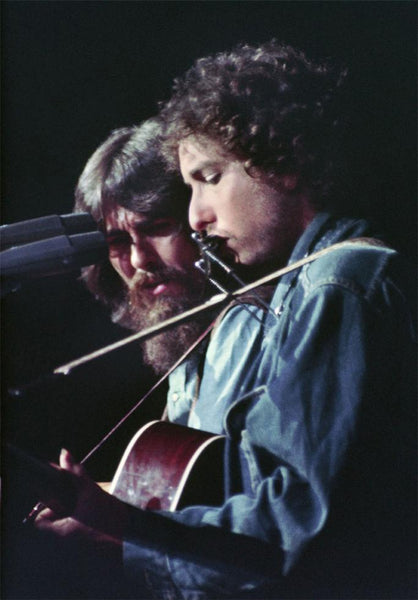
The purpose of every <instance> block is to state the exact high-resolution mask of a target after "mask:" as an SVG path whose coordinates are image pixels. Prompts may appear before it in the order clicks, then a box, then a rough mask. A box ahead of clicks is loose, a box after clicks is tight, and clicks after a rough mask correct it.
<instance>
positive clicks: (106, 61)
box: [1, 0, 416, 511]
mask: <svg viewBox="0 0 418 600" xmlns="http://www.w3.org/2000/svg"><path fill="white" fill-rule="evenodd" d="M1 11H2V42H1V43H2V124H3V136H2V175H3V176H2V223H11V222H15V221H19V220H24V219H29V218H33V217H37V216H43V215H47V214H64V213H68V212H71V209H72V204H73V189H74V186H75V184H76V181H77V178H78V176H79V174H80V172H81V170H82V168H83V166H84V164H85V161H86V160H87V158H88V157H89V156H90V154H91V153H92V152H93V150H94V149H95V148H96V147H97V146H98V144H99V143H101V142H102V141H103V140H104V139H105V138H106V137H107V135H108V134H109V132H110V130H111V129H114V128H116V127H121V126H126V125H130V124H134V123H138V122H139V121H141V120H142V119H145V118H147V117H149V116H150V115H151V114H153V113H154V112H155V111H156V106H157V102H158V101H159V100H163V99H165V98H166V97H167V96H168V95H169V90H170V86H171V82H172V80H173V78H174V77H175V76H176V75H178V74H181V73H182V72H183V71H184V70H185V69H186V68H188V67H189V66H190V65H191V63H192V62H193V61H194V59H195V58H196V57H198V56H202V55H205V54H208V53H212V52H215V51H219V50H224V49H226V48H228V47H231V46H232V45H234V44H235V43H237V42H240V41H247V42H251V43H255V42H262V41H266V40H268V39H271V38H272V37H276V38H277V39H279V40H281V41H284V42H288V43H290V44H294V45H297V46H300V47H302V48H304V49H305V50H306V51H307V53H308V54H311V55H316V56H323V57H327V56H333V57H335V58H336V59H337V60H339V61H341V62H342V63H343V64H346V65H347V66H348V67H349V69H350V70H351V72H352V83H353V93H352V107H353V112H354V113H356V114H357V116H360V119H359V131H361V133H362V134H363V138H362V142H361V143H360V144H359V146H358V148H357V149H356V154H357V160H358V165H359V171H358V172H353V173H352V176H353V179H354V180H356V179H358V181H359V189H360V187H361V185H362V184H361V181H362V179H361V176H360V172H362V173H363V175H364V174H368V176H369V177H368V188H367V192H368V193H369V194H370V196H371V197H372V199H373V205H374V208H375V210H376V212H377V213H378V214H379V216H380V217H381V218H382V220H383V223H384V225H385V226H386V228H387V230H388V233H389V237H390V239H391V240H392V241H393V243H394V244H395V245H397V246H398V247H399V248H401V249H402V250H403V251H404V252H406V253H407V254H408V255H409V256H410V257H411V258H412V259H413V258H414V255H415V232H416V190H415V181H416V152H415V144H416V142H415V140H416V121H415V107H416V93H415V90H416V75H415V74H416V16H415V12H416V5H415V2H274V1H273V2H262V1H257V2H240V1H236V2H233V1H232V2H194V1H191V2H176V1H167V2H156V1H152V2H151V1H150V2H136V1H133V2H123V1H118V2H108V1H98V2H88V1H83V2H76V1H74V2H66V1H47V2H37V1H30V2H26V1H7V0H6V1H3V2H2V3H1ZM2 317H3V318H2V339H3V341H2V382H3V399H2V407H3V439H7V440H9V441H13V442H15V443H17V444H18V445H20V446H22V447H24V448H26V449H28V450H30V451H31V452H33V453H36V454H38V455H40V456H46V457H49V458H56V457H57V453H58V451H59V448H60V447H61V446H63V445H64V446H67V447H69V448H70V449H72V450H73V452H74V453H75V455H76V456H77V457H78V458H81V457H82V456H83V455H84V453H85V452H87V450H88V449H89V448H90V447H91V446H92V445H93V444H94V443H95V442H96V441H97V439H98V438H99V437H100V436H101V435H102V434H103V433H104V432H105V431H106V430H107V428H108V427H110V426H111V425H112V424H113V423H114V422H115V420H116V419H117V418H119V416H121V414H122V413H123V410H126V409H127V408H128V407H129V406H131V405H132V403H133V402H134V400H135V399H136V398H138V397H139V395H140V394H141V393H143V392H144V391H145V390H146V389H147V388H148V386H149V385H150V384H151V383H152V381H153V378H152V376H151V374H150V373H149V372H148V371H147V370H146V369H144V368H143V367H142V365H141V357H140V352H139V349H138V347H135V345H132V347H128V348H126V349H124V350H121V351H118V352H115V353H114V354H112V355H111V356H108V357H106V358H104V359H100V360H98V361H96V362H95V363H94V364H91V365H89V366H88V367H83V368H81V369H80V370H79V371H77V372H76V373H75V374H74V375H72V376H69V377H67V378H63V379H62V380H61V379H59V380H58V381H50V380H45V379H44V376H45V375H47V374H48V373H50V372H51V370H52V369H53V368H54V367H56V366H58V365H60V364H62V363H64V362H66V361H68V360H71V359H73V358H75V357H78V356H80V355H83V354H85V353H87V352H89V351H91V350H94V349H96V348H98V347H101V346H102V345H104V344H106V343H108V342H110V341H112V340H114V339H119V338H120V337H122V336H123V335H125V334H124V332H123V331H122V330H120V329H119V328H117V327H115V326H112V325H111V324H110V323H109V320H108V318H107V315H106V314H105V312H104V310H103V309H102V308H101V307H99V306H98V305H97V304H96V303H94V301H93V300H92V299H91V298H90V296H89V295H88V294H87V292H86V291H85V290H84V289H83V288H82V287H81V285H80V284H79V283H78V282H77V277H76V275H74V276H73V275H65V276H60V277H54V278H48V279H44V280H38V281H36V282H34V283H32V284H30V285H27V286H26V287H25V288H23V289H21V290H20V291H17V292H15V293H13V294H9V295H8V296H7V297H6V298H5V299H4V300H3V309H2ZM39 378H41V382H40V383H38V384H36V385H31V386H30V387H29V389H26V390H25V391H24V393H21V394H20V395H19V396H16V395H15V394H10V393H9V390H10V389H12V388H19V389H21V388H22V386H23V385H26V384H28V383H30V382H34V381H35V380H37V379H39ZM161 395H163V394H161ZM154 403H155V405H156V406H157V409H156V410H155V411H154V410H153V408H152V406H153V405H154ZM161 406H162V400H161V398H159V399H157V398H155V400H153V401H152V402H151V403H148V406H147V407H146V409H145V410H144V412H143V413H142V415H141V416H139V415H138V417H137V418H136V419H134V420H132V421H131V422H130V423H129V424H128V425H127V426H126V427H124V428H123V430H122V431H121V432H120V433H119V434H118V435H117V436H115V439H114V440H113V442H110V443H109V444H108V445H107V446H106V447H105V449H104V450H103V452H102V453H100V454H99V455H98V457H97V458H96V459H94V460H92V461H91V463H90V469H91V471H92V474H93V476H95V477H97V478H101V479H103V478H109V477H110V476H111V473H112V472H113V471H114V468H115V466H116V462H117V457H118V456H119V454H120V452H121V451H122V448H123V447H124V445H125V444H126V442H127V441H128V439H129V437H130V435H131V434H132V433H133V432H134V431H135V429H136V428H137V426H138V424H139V423H141V422H142V421H143V420H145V419H148V418H149V417H150V416H151V417H153V416H154V414H155V415H156V416H158V414H159V411H160V410H161ZM21 510H22V511H23V510H25V507H23V508H21Z"/></svg>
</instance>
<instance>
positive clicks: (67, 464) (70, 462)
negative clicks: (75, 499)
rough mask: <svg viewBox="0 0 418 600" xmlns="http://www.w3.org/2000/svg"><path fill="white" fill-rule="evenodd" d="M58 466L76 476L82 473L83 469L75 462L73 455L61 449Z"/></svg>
mask: <svg viewBox="0 0 418 600" xmlns="http://www.w3.org/2000/svg"><path fill="white" fill-rule="evenodd" d="M59 464H60V467H61V468H62V469H66V470H67V471H71V473H75V474H76V475H82V474H83V473H84V469H83V467H82V466H81V465H80V464H78V463H77V462H76V461H75V459H74V457H73V455H72V454H71V453H70V452H69V451H68V450H67V449H66V448H62V449H61V452H60V458H59Z"/></svg>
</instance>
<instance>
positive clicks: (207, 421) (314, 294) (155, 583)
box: [124, 214, 416, 600]
mask: <svg viewBox="0 0 418 600" xmlns="http://www.w3.org/2000/svg"><path fill="white" fill-rule="evenodd" d="M367 234H369V231H368V226H367V224H366V223H365V222H363V221H356V220H350V219H340V220H336V221H334V220H333V219H331V218H330V217H329V216H328V215H325V214H320V215H318V216H317V217H316V218H315V219H314V221H313V222H312V223H311V224H310V226H309V227H308V228H307V230H306V231H305V232H304V234H303V236H302V237H301V238H300V240H299V242H298V244H297V246H296V247H295V249H294V252H293V253H292V256H291V258H290V261H289V262H290V263H292V262H294V261H296V260H298V259H299V258H301V257H303V256H305V255H307V254H310V253H312V252H314V251H316V250H319V249H321V248H323V247H326V246H329V245H331V244H333V243H335V242H338V241H341V240H344V239H348V238H352V237H357V236H360V235H367ZM411 282H412V277H411V272H410V270H409V269H408V266H407V265H405V263H404V262H403V261H402V259H401V258H400V257H399V256H398V254H397V253H396V252H395V251H393V250H391V249H389V248H386V247H376V246H373V245H368V244H364V245H357V244H352V245H350V246H348V247H346V248H344V249H339V250H335V251H333V252H331V253H329V254H327V255H325V256H323V257H321V258H320V259H318V260H316V261H314V262H312V263H310V264H308V265H306V266H305V267H303V268H302V269H299V270H298V271H295V272H291V273H289V274H288V275H286V276H285V277H283V278H282V279H281V280H280V281H279V283H278V285H277V288H276V291H275V293H274V296H273V299H272V302H271V306H272V308H273V309H274V311H275V312H276V316H274V315H272V314H270V313H269V314H268V315H267V316H266V315H265V316H264V319H265V323H264V325H263V326H262V325H260V324H259V323H257V321H255V320H254V319H252V318H251V317H250V316H249V315H248V314H247V313H246V311H244V310H243V309H242V308H241V309H240V308H235V309H233V310H231V311H229V312H228V313H227V314H226V316H225V317H224V319H223V321H222V324H221V326H220V327H219V329H218V330H217V332H216V335H215V336H214V337H213V339H212V340H211V342H210V344H209V348H208V354H207V362H205V365H204V373H203V379H202V386H201V388H200V394H201V395H200V396H199V398H198V400H197V403H196V406H195V410H194V411H193V412H194V413H195V415H196V416H197V417H198V419H197V420H196V421H194V424H195V425H197V426H202V428H204V429H208V430H210V431H220V425H219V424H220V423H221V422H222V430H223V431H225V432H226V434H227V444H226V450H225V457H224V469H225V500H224V503H223V504H222V506H220V507H208V506H191V507H188V508H185V509H183V510H180V511H178V512H174V513H167V512H160V513H158V512H155V513H145V512H143V511H139V510H136V509H132V515H131V523H130V527H129V528H128V530H127V533H126V538H125V542H124V561H125V568H126V574H127V578H128V579H129V580H130V581H131V583H132V593H133V595H135V594H136V595H137V597H145V598H147V597H150V596H151V595H154V597H158V598H184V599H190V600H192V599H193V600H194V599H203V598H222V597H230V598H247V597H252V598H261V597H262V598H279V597H290V596H291V595H292V594H295V595H294V597H305V596H306V597H308V596H309V597H318V598H321V597H322V598H325V597H333V596H334V597H335V596H338V597H341V598H342V597H346V598H353V597H364V596H361V594H365V595H367V594H369V595H370V593H372V592H373V593H377V595H378V594H379V589H381V590H383V592H382V593H386V594H387V593H390V592H388V589H389V587H390V585H393V586H394V591H393V593H394V594H395V596H396V595H398V596H399V594H402V591H401V589H400V587H399V586H402V585H405V586H408V585H409V584H410V581H407V580H408V576H406V575H405V573H407V575H409V577H411V573H410V569H411V567H410V564H409V563H408V564H407V563H406V562H405V560H404V555H406V556H409V554H410V552H409V550H410V548H409V545H410V540H408V541H407V539H406V538H407V537H408V533H409V536H411V531H412V532H413V531H414V527H413V525H412V528H411V525H410V518H411V516H412V514H413V513H414V510H413V509H411V506H413V505H414V494H415V486H414V483H413V476H414V474H415V470H414V469H413V457H415V444H414V439H415V422H414V419H413V415H414V412H413V410H412V409H411V408H410V405H409V400H410V399H411V396H412V395H411V391H412V390H413V388H414V375H413V374H414V370H415V360H414V350H415V341H416V337H415V327H414V323H413V319H412V315H413V312H412V310H413V309H412V308H411V306H412V300H411V299H410V297H411V296H412V293H413V292H414V290H415V286H414V285H413V283H411ZM411 288H412V290H411ZM241 327H243V328H245V327H249V331H250V335H249V337H248V344H250V345H247V346H246V347H243V346H242V345H241V344H240V343H239V340H240V336H241ZM251 344H253V345H252V346H251ZM236 351H237V353H236V355H235V357H241V358H242V362H241V363H240V364H239V368H237V369H236V370H234V369H232V371H228V369H226V368H225V365H226V363H225V360H223V361H221V370H220V373H221V375H220V376H219V377H215V375H214V373H216V368H217V362H216V358H217V357H222V356H225V357H227V356H228V355H229V352H233V353H234V352H236ZM235 357H234V360H235ZM231 364H233V361H231ZM207 365H208V367H207ZM212 365H213V366H212ZM213 367H214V368H213ZM206 369H207V370H206ZM205 370H206V372H205ZM205 378H206V380H207V382H208V386H207V388H206V387H205V385H204V382H205ZM218 398H222V402H221V403H220V405H219V409H218V410H219V412H218V413H217V414H216V412H217V408H215V407H216V400H217V399H218ZM193 418H195V416H193V415H192V416H191V417H190V419H189V424H191V423H192V422H193V421H192V419H193ZM212 419H214V423H215V424H214V425H213V427H212V426H211V423H212ZM411 461H412V462H411ZM411 474H412V475H411ZM400 490H402V493H400ZM408 523H409V531H408ZM389 556H390V557H391V558H390V560H391V565H392V569H391V570H389V569H387V568H386V563H385V560H388V557H389ZM413 556H414V555H413V554H412V561H413ZM377 566H379V567H381V568H380V571H379V577H380V578H381V579H380V582H379V583H377V580H376V577H377V576H376V574H375V573H376V567H377ZM396 569H398V570H399V572H397V571H396ZM412 570H413V569H412ZM412 577H413V575H412ZM405 581H406V583H404V584H403V583H402V582H405ZM301 582H302V585H300V584H301ZM392 582H393V583H392ZM304 585H305V586H306V587H305V588H304V587H303V586H304ZM379 585H380V588H379ZM292 586H293V587H292ZM150 590H152V592H151V591H150ZM295 590H296V591H295ZM301 590H302V591H301ZM376 590H377V591H376ZM395 590H396V591H395ZM141 594H142V595H141ZM298 594H299V595H298ZM344 594H345V595H344ZM395 596H394V597H395ZM375 597H377V596H375ZM399 597H400V596H399Z"/></svg>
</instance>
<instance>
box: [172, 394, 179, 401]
mask: <svg viewBox="0 0 418 600" xmlns="http://www.w3.org/2000/svg"><path fill="white" fill-rule="evenodd" d="M179 397H180V396H179V395H178V393H177V392H174V394H173V395H172V396H171V399H172V400H173V402H177V400H178V399H179Z"/></svg>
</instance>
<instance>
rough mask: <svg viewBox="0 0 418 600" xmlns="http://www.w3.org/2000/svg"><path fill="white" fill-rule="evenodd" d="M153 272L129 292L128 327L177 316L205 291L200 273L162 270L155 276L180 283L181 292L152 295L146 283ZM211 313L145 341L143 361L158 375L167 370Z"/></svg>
mask: <svg viewBox="0 0 418 600" xmlns="http://www.w3.org/2000/svg"><path fill="white" fill-rule="evenodd" d="M155 277H156V274H152V275H150V276H149V278H147V277H146V276H142V277H141V278H140V279H138V280H137V281H135V282H134V284H133V285H132V286H131V288H130V289H129V291H128V300H129V312H130V319H131V328H132V329H134V330H135V331H140V330H142V329H145V328H148V327H152V326H154V325H158V324H159V323H161V322H162V321H165V320H166V319H169V318H171V317H174V316H176V315H179V314H181V313H183V312H185V311H186V310H188V309H190V308H192V307H194V306H197V305H198V304H199V303H201V302H202V301H203V300H204V299H205V298H206V297H208V293H207V292H205V284H204V281H203V278H202V277H201V276H200V275H199V273H195V272H193V274H191V273H188V272H187V271H185V270H184V271H180V270H178V269H162V270H160V271H159V272H158V274H157V277H158V278H159V279H161V280H167V279H173V278H174V277H175V280H176V281H177V282H179V281H180V282H181V283H182V287H183V288H184V292H183V293H182V294H178V295H175V296H164V295H159V296H156V297H155V296H152V295H151V294H150V293H149V291H147V289H146V287H144V286H145V284H146V282H147V280H148V279H150V280H152V279H155ZM211 319H213V315H212V313H211V312H210V313H205V314H203V315H201V316H200V317H197V318H194V319H193V320H191V321H189V322H187V323H183V324H180V325H177V326H176V327H174V328H172V329H169V330H168V331H165V332H163V333H160V334H158V335H154V336H153V337H151V338H150V339H148V340H146V341H145V342H144V343H143V346H142V352H143V360H144V362H145V364H147V365H149V366H150V367H152V369H153V370H154V371H155V373H156V374H157V375H162V374H163V373H166V372H167V371H168V370H169V369H170V368H171V367H172V366H173V365H174V364H175V363H176V362H177V361H178V359H179V358H180V357H181V356H182V355H183V354H184V353H185V352H186V350H187V349H188V348H189V347H190V346H191V345H192V344H193V342H195V341H196V340H197V339H198V337H199V335H200V334H201V333H202V332H203V331H204V329H205V328H206V327H207V326H208V324H209V323H210V321H211Z"/></svg>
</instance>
